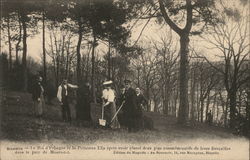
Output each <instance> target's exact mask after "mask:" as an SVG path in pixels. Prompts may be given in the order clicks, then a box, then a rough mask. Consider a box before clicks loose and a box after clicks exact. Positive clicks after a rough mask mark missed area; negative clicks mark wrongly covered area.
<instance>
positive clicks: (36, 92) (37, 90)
mask: <svg viewBox="0 0 250 160" xmlns="http://www.w3.org/2000/svg"><path fill="white" fill-rule="evenodd" d="M41 93H42V89H41V84H39V83H35V84H34V86H33V89H32V99H33V101H37V100H38V98H40V97H41Z"/></svg>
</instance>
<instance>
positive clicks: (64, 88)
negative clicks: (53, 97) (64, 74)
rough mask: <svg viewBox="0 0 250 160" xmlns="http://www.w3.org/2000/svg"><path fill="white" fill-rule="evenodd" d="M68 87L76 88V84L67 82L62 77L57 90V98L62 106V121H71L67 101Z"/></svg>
mask: <svg viewBox="0 0 250 160" xmlns="http://www.w3.org/2000/svg"><path fill="white" fill-rule="evenodd" d="M68 88H78V86H77V85H72V84H69V83H68V82H67V80H66V79H64V80H63V81H62V84H61V85H60V86H59V87H58V91H57V98H58V100H59V101H60V103H61V106H62V118H63V121H64V122H66V121H67V122H71V113H70V108H69V102H68Z"/></svg>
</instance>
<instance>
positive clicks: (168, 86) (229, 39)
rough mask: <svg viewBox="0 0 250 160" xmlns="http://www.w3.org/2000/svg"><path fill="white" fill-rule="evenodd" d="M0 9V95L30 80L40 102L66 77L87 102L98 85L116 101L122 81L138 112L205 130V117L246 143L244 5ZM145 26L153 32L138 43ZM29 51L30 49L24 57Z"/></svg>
mask: <svg viewBox="0 0 250 160" xmlns="http://www.w3.org/2000/svg"><path fill="white" fill-rule="evenodd" d="M0 5H1V55H0V58H1V68H2V73H3V76H2V77H1V78H3V86H4V87H3V88H4V89H6V90H14V91H21V92H30V91H31V89H32V83H33V82H34V79H35V78H36V77H37V76H38V75H40V76H42V77H43V85H44V86H45V94H46V99H47V103H50V101H51V100H52V99H53V98H54V97H56V92H57V87H58V86H59V85H60V84H61V81H62V80H63V79H65V78H66V79H68V81H69V82H70V83H72V84H77V85H80V84H83V83H85V82H89V83H90V86H91V95H92V100H91V101H92V103H94V104H96V103H99V102H100V96H101V90H102V83H103V82H104V81H105V80H112V81H113V82H114V88H115V90H116V92H117V94H119V93H120V88H121V86H122V85H123V80H125V79H131V80H132V84H133V86H134V88H136V87H139V88H140V89H141V90H142V91H143V95H144V96H145V98H146V99H147V100H148V105H147V106H146V108H144V111H145V112H156V113H160V114H162V115H164V116H171V117H176V118H177V124H178V125H181V126H186V125H195V124H196V123H197V122H200V123H206V122H207V121H208V116H207V115H208V113H209V112H210V113H211V114H212V116H213V120H212V121H213V125H214V126H220V127H223V128H229V129H231V130H234V131H236V132H237V133H238V134H242V135H249V133H250V132H249V131H250V128H249V126H250V124H249V122H250V104H249V103H250V83H249V82H250V68H249V67H250V61H249V60H250V53H249V33H250V32H249V12H248V11H249V2H248V1H247V0H236V1H233V0H231V1H230V2H228V3H227V1H226V0H218V1H216V0H207V1H203V0H179V1H174V0H39V1H35V0H33V1H32V0H2V1H1V4H0ZM149 24H153V26H158V27H159V26H160V27H159V28H160V29H159V31H158V33H155V34H154V33H152V34H151V35H153V36H151V37H150V36H149V38H146V36H145V35H147V33H145V32H144V31H145V30H146V28H150V27H152V25H149ZM148 35H150V34H148ZM135 37H136V38H135ZM34 39H39V41H35V40H34ZM33 40H34V42H32V41H33ZM35 43H41V44H39V45H38V46H40V48H38V49H37V52H36V53H31V52H30V51H29V45H34V46H36V45H37V44H35ZM34 57H36V58H34ZM37 57H39V58H37ZM211 57H212V58H211Z"/></svg>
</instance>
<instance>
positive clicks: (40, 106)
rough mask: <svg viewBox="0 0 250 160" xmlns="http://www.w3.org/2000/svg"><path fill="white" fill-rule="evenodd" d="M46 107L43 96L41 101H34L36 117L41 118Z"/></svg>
mask: <svg viewBox="0 0 250 160" xmlns="http://www.w3.org/2000/svg"><path fill="white" fill-rule="evenodd" d="M44 107H45V101H44V97H43V96H41V97H40V101H34V109H35V115H36V116H41V115H42V114H43V110H44Z"/></svg>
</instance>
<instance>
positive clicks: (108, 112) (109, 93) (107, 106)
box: [102, 81, 120, 129]
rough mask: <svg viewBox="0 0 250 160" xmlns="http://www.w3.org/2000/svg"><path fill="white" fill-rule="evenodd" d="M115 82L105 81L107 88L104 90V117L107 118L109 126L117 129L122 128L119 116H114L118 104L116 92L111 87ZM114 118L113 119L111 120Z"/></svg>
mask: <svg viewBox="0 0 250 160" xmlns="http://www.w3.org/2000/svg"><path fill="white" fill-rule="evenodd" d="M112 84H113V82H112V81H105V82H104V83H103V85H104V87H105V89H104V90H103V92H102V98H103V103H104V104H103V105H104V118H105V119H106V120H107V124H108V125H109V127H111V128H113V129H115V128H120V124H119V122H118V119H117V117H115V118H113V117H114V116H115V113H116V104H115V92H114V90H113V89H112V88H111V85H112ZM112 118H113V121H112V122H111V120H112Z"/></svg>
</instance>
